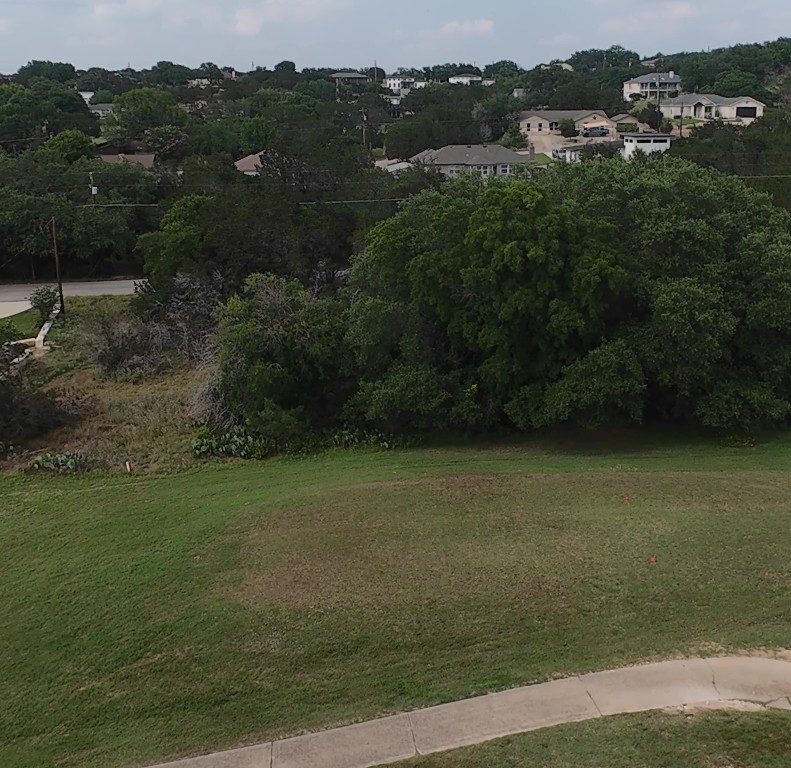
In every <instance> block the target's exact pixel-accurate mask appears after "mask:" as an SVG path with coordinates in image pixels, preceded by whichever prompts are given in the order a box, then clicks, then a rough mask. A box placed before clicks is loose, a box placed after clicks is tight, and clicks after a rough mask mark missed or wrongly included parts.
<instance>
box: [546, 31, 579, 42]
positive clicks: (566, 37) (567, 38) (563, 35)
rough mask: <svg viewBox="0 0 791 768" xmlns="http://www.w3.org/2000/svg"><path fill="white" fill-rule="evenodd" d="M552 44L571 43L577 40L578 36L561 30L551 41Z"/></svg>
mask: <svg viewBox="0 0 791 768" xmlns="http://www.w3.org/2000/svg"><path fill="white" fill-rule="evenodd" d="M549 42H550V43H552V45H571V44H572V43H576V42H577V38H576V37H575V36H574V35H572V34H570V33H569V32H560V33H559V34H557V35H555V36H554V37H553V38H552V39H551V40H550V41H549Z"/></svg>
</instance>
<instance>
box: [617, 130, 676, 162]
mask: <svg viewBox="0 0 791 768" xmlns="http://www.w3.org/2000/svg"><path fill="white" fill-rule="evenodd" d="M622 138H623V156H624V157H625V158H626V159H627V160H629V159H631V158H632V157H634V156H635V155H636V154H637V153H638V152H642V153H643V154H644V155H653V154H656V153H657V152H667V151H668V149H670V147H671V146H672V144H673V142H674V141H676V139H678V136H673V135H671V134H669V133H624V134H623V135H622Z"/></svg>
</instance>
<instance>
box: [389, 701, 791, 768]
mask: <svg viewBox="0 0 791 768" xmlns="http://www.w3.org/2000/svg"><path fill="white" fill-rule="evenodd" d="M517 766H520V767H524V768H528V766H529V768H789V767H791V712H760V713H744V712H702V713H699V714H695V715H691V716H690V715H679V714H669V713H664V712H655V713H650V714H645V715H623V716H620V717H610V718H606V719H604V720H594V721H589V722H586V723H570V724H569V725H561V726H559V727H557V728H549V729H547V730H544V731H537V732H534V733H527V734H524V735H521V736H513V737H510V738H507V739H502V740H500V741H496V742H492V743H490V744H483V745H481V746H478V747H469V748H467V749H460V750H456V751H453V752H447V753H444V754H438V755H431V756H429V757H424V758H418V759H415V760H410V761H408V762H406V763H400V764H399V766H398V768H517Z"/></svg>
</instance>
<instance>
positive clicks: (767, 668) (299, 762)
mask: <svg viewBox="0 0 791 768" xmlns="http://www.w3.org/2000/svg"><path fill="white" fill-rule="evenodd" d="M730 701H739V702H753V703H757V704H760V705H763V706H766V707H772V708H776V709H788V710H791V661H783V660H781V659H767V658H756V657H751V656H747V657H745V656H728V657H719V658H711V659H689V660H686V661H663V662H659V663H656V664H643V665H640V666H635V667H626V668H624V669H615V670H611V671H609V672H595V673H592V674H589V675H580V676H577V677H569V678H565V679H562V680H554V681H552V682H549V683H541V684H538V685H529V686H525V687H523V688H513V689H511V690H509V691H503V692H502V693H491V694H488V695H487V696H478V697H475V698H472V699H465V700H463V701H457V702H453V703H451V704H442V705H440V706H438V707H430V708H428V709H419V710H416V711H414V712H410V713H407V714H401V715H393V716H392V717H384V718H380V719H378V720H369V721H368V722H365V723H360V724H358V725H350V726H346V727H344V728H335V729H333V730H330V731H322V732H320V733H312V734H308V735H307V736H297V737H295V738H292V739H284V740H283V741H275V742H268V743H265V744H260V745H258V746H255V747H247V748H246V749H235V750H231V751H230V752H218V753H216V754H213V755H206V756H205V757H196V758H192V759H189V760H181V761H179V762H175V763H166V764H164V765H160V766H157V768H371V766H376V765H384V764H386V763H394V762H397V761H399V760H406V759H408V758H411V757H415V756H416V755H426V754H430V753H432V752H442V751H445V750H448V749H455V748H457V747H465V746H469V745H471V744H480V743H482V742H485V741H489V740H491V739H498V738H501V737H502V736H509V735H511V734H515V733H525V732H527V731H534V730H538V729H539V728H548V727H550V726H553V725H560V724H562V723H572V722H577V721H580V720H590V719H593V718H597V717H604V716H607V715H617V714H624V713H627V712H646V711H648V710H652V709H665V708H667V707H680V706H684V705H700V704H724V703H725V702H730Z"/></svg>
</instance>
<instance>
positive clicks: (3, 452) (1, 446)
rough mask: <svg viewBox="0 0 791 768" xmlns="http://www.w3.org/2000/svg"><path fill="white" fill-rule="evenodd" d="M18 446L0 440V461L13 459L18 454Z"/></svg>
mask: <svg viewBox="0 0 791 768" xmlns="http://www.w3.org/2000/svg"><path fill="white" fill-rule="evenodd" d="M16 450H17V449H16V446H15V445H12V444H11V443H4V442H0V461H5V460H6V459H13V458H14V456H16Z"/></svg>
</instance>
